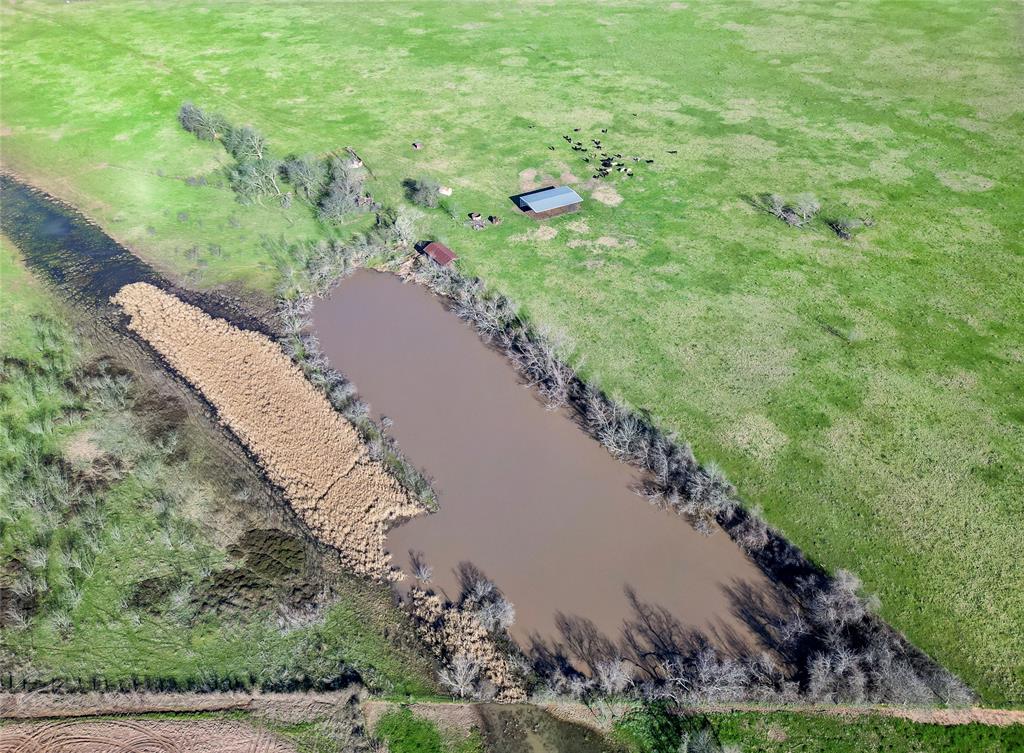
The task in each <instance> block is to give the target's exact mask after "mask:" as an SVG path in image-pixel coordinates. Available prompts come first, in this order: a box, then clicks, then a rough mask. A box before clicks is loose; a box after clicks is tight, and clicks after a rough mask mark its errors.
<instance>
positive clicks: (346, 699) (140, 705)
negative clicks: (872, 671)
mask: <svg viewBox="0 0 1024 753" xmlns="http://www.w3.org/2000/svg"><path fill="white" fill-rule="evenodd" d="M360 693H361V689H360V688H358V687H353V688H349V689H345V690H338V691H331V692H319V693H258V692H257V693H84V694H81V695H71V694H68V695H53V694H49V693H9V694H5V695H0V719H45V718H75V717H89V716H117V715H131V714H148V713H158V712H169V711H173V712H204V711H207V712H208V711H251V712H253V713H256V714H259V715H261V716H265V717H267V718H270V719H274V720H277V721H281V722H296V721H301V720H303V719H309V718H312V717H316V716H322V715H326V714H329V713H330V712H331V711H332V710H334V709H337V708H340V707H342V706H345V705H347V704H349V703H351V702H353V701H354V699H358V698H359V696H360ZM397 706H398V704H396V703H393V702H391V701H377V700H372V699H371V700H363V701H362V708H363V713H364V715H365V717H366V721H367V726H368V727H370V728H371V729H372V728H373V725H374V724H375V723H376V721H377V720H378V719H379V718H380V717H381V715H383V714H385V713H387V711H389V710H390V709H392V708H396V707H397ZM473 706H474V704H469V703H433V702H417V703H414V704H412V706H411V708H412V709H413V711H414V712H416V713H420V714H422V715H424V716H426V717H428V718H431V719H433V720H435V721H438V722H442V723H446V724H449V726H453V727H455V728H459V729H467V728H468V727H467V725H468V726H472V721H471V719H472V718H474V717H475V712H474V710H473ZM537 706H538V707H539V708H541V709H543V710H544V711H547V712H548V713H550V714H552V715H553V716H556V717H558V718H560V719H563V720H565V721H568V722H574V723H576V724H584V725H586V726H589V727H592V728H595V729H603V728H606V727H607V720H608V718H609V717H608V716H607V715H603V714H597V713H595V712H594V711H592V710H591V709H590V708H588V707H587V706H585V705H583V704H582V703H572V702H565V703H541V704H537ZM627 708H628V707H627V706H626V705H618V706H615V707H613V709H612V710H613V711H614V712H615V713H616V715H618V714H621V713H622V712H624V711H625V710H626V709H627ZM732 711H750V712H762V713H768V712H772V711H785V712H789V713H797V714H810V715H825V716H838V717H856V716H867V715H871V714H877V715H880V716H889V717H895V718H899V719H906V720H908V721H912V722H916V723H918V724H938V725H942V726H946V727H950V726H957V725H961V724H983V725H986V726H990V727H1009V726H1011V725H1015V724H1020V725H1024V709H989V708H979V707H972V708H963V709H929V708H921V709H914V708H901V707H895V706H783V705H770V704H744V703H736V704H726V705H714V706H693V707H683V708H681V709H680V713H728V712H732Z"/></svg>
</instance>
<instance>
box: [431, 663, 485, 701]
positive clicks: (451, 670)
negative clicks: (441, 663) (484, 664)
mask: <svg viewBox="0 0 1024 753" xmlns="http://www.w3.org/2000/svg"><path fill="white" fill-rule="evenodd" d="M438 677H439V679H440V680H441V684H442V685H444V686H445V687H446V688H448V690H450V691H451V692H452V695H454V696H455V697H457V698H469V697H471V696H473V695H474V694H475V692H476V684H477V680H478V679H479V677H480V667H479V665H478V664H477V663H476V662H475V661H473V659H472V658H471V657H470V656H469V655H468V654H458V655H456V656H455V658H453V659H452V661H451V664H450V665H449V666H447V667H445V668H443V669H442V670H441V671H440V673H439V674H438Z"/></svg>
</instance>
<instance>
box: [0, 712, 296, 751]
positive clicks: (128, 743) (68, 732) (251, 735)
mask: <svg viewBox="0 0 1024 753" xmlns="http://www.w3.org/2000/svg"><path fill="white" fill-rule="evenodd" d="M295 750H296V749H295V746H293V745H291V744H290V743H288V742H286V741H284V740H281V739H280V738H278V737H277V736H276V735H274V734H272V733H270V732H268V731H267V730H263V729H258V728H256V727H253V726H251V725H249V724H246V723H245V722H236V721H220V720H206V719H184V720H163V719H142V720H128V719H109V720H108V719H105V720H102V721H85V720H64V721H59V722H21V723H19V724H10V725H5V726H3V727H0V753H44V752H45V753H110V752H111V751H119V752H120V753H295Z"/></svg>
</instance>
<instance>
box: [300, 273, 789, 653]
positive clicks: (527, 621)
mask: <svg viewBox="0 0 1024 753" xmlns="http://www.w3.org/2000/svg"><path fill="white" fill-rule="evenodd" d="M314 326H315V329H316V334H317V335H318V336H319V338H320V342H321V345H322V348H323V350H324V351H325V352H326V353H327V355H328V356H329V357H330V360H331V363H332V364H333V365H334V366H335V367H336V368H338V369H339V370H340V371H343V372H344V373H345V374H346V375H348V376H349V377H350V378H351V379H352V380H353V381H354V382H355V384H356V386H357V387H358V389H359V392H360V395H361V396H362V397H363V398H364V399H365V400H367V401H368V402H369V403H370V405H371V407H372V410H373V413H374V414H375V415H376V416H381V415H386V416H388V417H389V418H390V419H391V420H392V421H393V422H394V424H393V427H392V428H391V430H390V432H391V433H392V434H393V435H394V437H395V438H396V439H397V440H398V442H399V445H400V446H401V447H402V450H403V452H404V453H405V454H406V455H407V456H408V457H409V458H411V460H412V461H413V462H414V463H415V464H416V465H418V466H422V467H423V468H425V470H426V472H427V474H428V475H429V476H430V477H431V478H432V479H433V481H434V486H435V488H436V490H437V492H438V495H439V502H440V511H439V512H438V513H436V514H433V515H429V516H425V517H421V518H417V519H414V520H412V521H409V522H408V523H405V524H404V525H402V526H400V527H398V528H396V529H393V530H392V531H391V533H390V534H389V538H388V548H389V550H390V551H391V552H392V554H393V556H394V558H395V561H396V563H397V564H398V565H400V566H402V567H403V568H405V569H407V570H408V569H409V562H410V554H409V553H410V551H411V550H417V551H422V552H423V553H424V555H425V559H426V561H427V562H428V563H429V564H430V565H432V566H433V569H434V579H433V585H434V586H435V587H436V588H438V589H440V590H442V591H443V592H445V593H446V594H447V595H448V596H449V597H450V598H452V599H453V600H454V599H457V598H458V596H459V586H458V577H457V570H458V569H459V567H460V563H463V562H471V563H472V564H473V565H475V566H476V567H478V568H479V569H481V570H482V571H483V572H484V573H485V574H486V575H487V576H488V577H489V578H491V579H492V580H494V581H495V582H496V583H497V585H498V587H499V588H500V589H501V590H502V591H503V592H504V593H505V595H506V596H507V598H508V599H509V600H510V601H512V602H513V603H514V605H515V608H516V617H517V619H516V623H515V626H514V627H513V629H512V634H513V636H514V637H515V638H516V639H517V640H518V641H519V642H520V643H521V644H524V645H525V644H526V643H528V642H529V640H530V638H531V637H532V636H534V635H539V636H540V637H542V638H543V639H545V640H547V641H558V642H560V643H563V644H565V643H571V642H572V641H574V640H575V641H580V640H586V641H592V640H593V639H594V638H595V634H594V628H596V630H597V631H598V633H599V634H600V636H602V637H604V638H607V639H609V640H611V641H612V642H613V643H617V642H618V641H619V639H620V637H621V636H622V628H623V625H624V621H627V620H630V621H634V620H638V618H639V617H640V616H641V614H640V613H641V612H642V611H645V610H647V611H646V614H647V615H648V617H650V615H652V614H657V616H658V619H662V618H668V620H667V622H670V623H674V622H675V621H678V625H679V626H687V627H692V628H697V629H700V630H703V631H706V632H707V633H709V634H711V635H712V636H714V637H717V638H718V639H719V642H720V643H722V644H730V643H732V642H733V641H739V642H747V641H749V639H750V635H749V633H748V632H747V630H746V628H745V627H744V626H743V624H742V623H741V622H740V620H738V619H736V617H735V616H734V615H733V606H734V605H733V604H732V603H731V601H730V597H729V595H728V594H727V593H726V589H727V587H730V586H736V585H738V584H747V585H749V586H750V587H751V588H753V589H754V591H755V592H762V591H767V590H768V589H769V588H770V586H769V584H768V583H767V581H766V579H765V578H764V576H763V574H762V573H761V572H760V571H759V570H758V569H757V568H756V567H755V566H754V565H753V564H752V563H751V562H750V561H749V560H748V559H747V558H746V557H745V556H744V555H743V553H742V552H741V551H740V550H739V549H738V548H737V547H736V546H735V545H734V544H733V543H732V542H731V540H730V539H729V538H728V537H727V536H726V535H725V534H724V533H722V532H718V533H717V534H715V535H713V536H711V537H705V536H702V535H701V534H699V533H697V532H696V531H694V530H693V528H692V527H691V526H690V525H688V524H687V523H686V521H685V520H683V519H682V518H680V517H678V516H676V515H674V514H672V513H669V512H666V511H663V510H659V509H655V508H653V507H651V506H649V505H648V504H647V503H645V502H644V501H643V500H642V499H641V498H639V497H638V496H636V495H635V494H634V493H633V492H632V491H631V489H632V487H633V486H634V485H635V483H636V482H637V481H638V480H639V479H638V477H637V474H636V472H635V471H634V470H633V469H632V468H630V467H628V466H626V465H624V464H622V463H620V462H618V461H616V460H615V459H613V458H612V457H611V456H610V455H609V454H608V453H607V452H606V451H605V450H604V449H603V448H602V447H601V446H600V445H599V444H598V443H597V442H595V441H594V440H593V439H591V438H590V437H588V436H587V435H585V434H584V433H583V432H582V431H581V430H580V429H579V428H578V426H577V425H576V424H575V423H574V422H573V421H572V420H571V418H570V417H568V416H567V415H565V414H562V413H558V412H551V411H547V410H545V408H544V406H543V405H542V404H541V403H540V402H539V401H538V400H537V399H536V397H535V395H534V393H533V392H532V391H531V390H530V389H528V388H527V387H525V386H524V385H522V384H521V383H520V381H519V380H518V379H517V376H516V373H515V372H514V370H513V369H512V367H511V366H510V364H509V362H508V361H507V360H506V359H505V358H504V356H503V355H501V354H499V353H497V352H495V351H494V350H492V349H489V348H488V347H486V346H485V345H484V344H483V343H482V342H481V341H480V339H479V338H478V337H477V335H476V334H475V332H474V331H473V330H471V329H470V328H469V326H468V325H466V324H465V323H463V322H462V321H460V320H459V319H458V318H457V317H456V316H455V315H454V314H452V313H451V312H449V311H447V310H446V309H445V307H444V305H443V304H442V302H441V301H440V300H439V299H438V298H436V297H435V296H433V295H432V294H430V293H429V292H428V291H427V290H425V289H424V288H422V287H420V286H417V285H414V284H411V283H410V284H406V283H403V282H402V281H401V280H400V279H399V278H397V277H395V276H393V275H389V274H382V273H377V272H371V271H365V270H364V271H360V272H357V273H356V274H355V275H354V276H352V277H351V278H349V279H347V280H345V281H344V282H342V283H341V284H340V285H339V286H338V287H337V288H336V289H335V291H334V292H333V294H332V295H331V296H330V298H328V299H326V300H324V301H321V302H319V303H318V304H317V307H316V309H315V311H314ZM649 607H655V609H654V610H653V611H651V610H649V609H648V608H649ZM663 622H665V620H663Z"/></svg>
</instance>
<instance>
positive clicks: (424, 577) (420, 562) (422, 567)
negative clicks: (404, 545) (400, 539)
mask: <svg viewBox="0 0 1024 753" xmlns="http://www.w3.org/2000/svg"><path fill="white" fill-rule="evenodd" d="M409 564H410V566H411V567H412V577H414V578H415V579H416V580H418V581H419V582H420V583H421V584H422V585H427V584H428V583H430V580H431V578H433V577H434V568H432V567H431V566H430V565H428V564H427V560H426V556H425V555H424V554H423V552H419V551H413V550H412V549H410V550H409Z"/></svg>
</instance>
